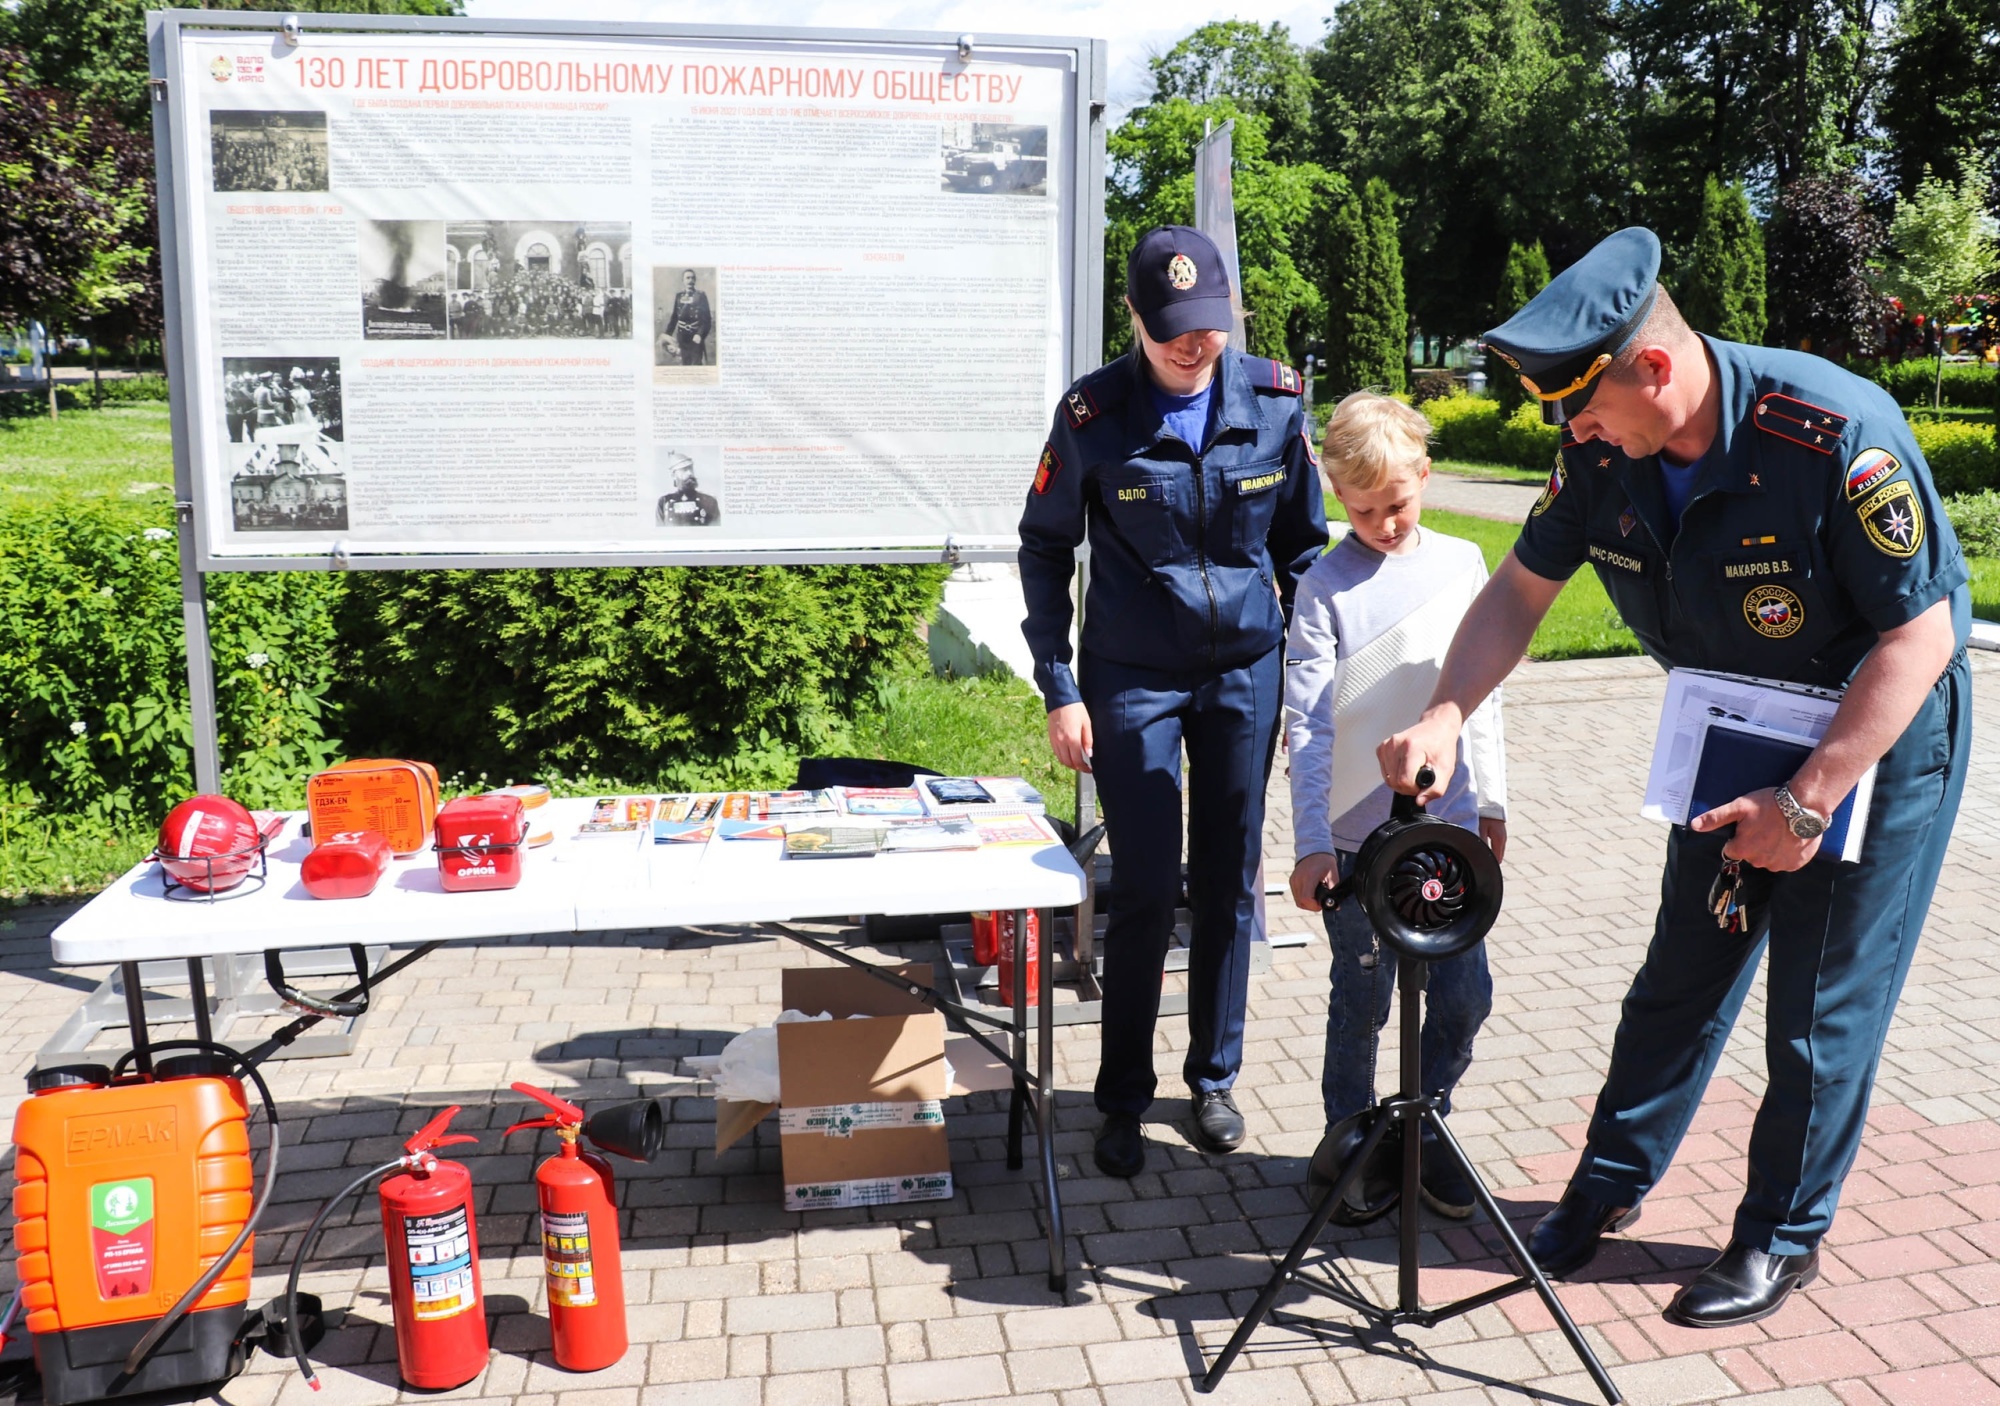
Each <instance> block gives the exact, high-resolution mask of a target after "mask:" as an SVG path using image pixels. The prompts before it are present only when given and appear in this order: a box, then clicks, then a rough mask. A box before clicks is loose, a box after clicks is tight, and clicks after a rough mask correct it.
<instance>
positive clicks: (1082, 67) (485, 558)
mask: <svg viewBox="0 0 2000 1406" xmlns="http://www.w3.org/2000/svg"><path fill="white" fill-rule="evenodd" d="M184 31H203V32H210V33H213V32H217V31H237V32H251V33H264V34H269V35H274V36H276V35H287V34H296V35H298V36H300V42H301V43H302V44H310V43H311V36H312V34H313V33H314V32H320V33H341V34H363V33H372V34H409V35H419V34H421V35H451V34H457V35H464V36H467V37H486V36H492V37H507V38H523V37H527V38H532V37H537V36H542V37H549V38H565V39H577V38H585V39H588V38H606V39H665V40H675V41H678V42H681V43H687V44H695V45H701V44H716V45H722V44H728V43H734V42H744V41H751V42H756V43H762V44H776V45H784V44H799V45H806V44H822V45H823V44H840V45H844V46H851V47H861V48H875V49H879V50H881V51H882V52H883V53H885V54H892V53H898V52H901V53H909V52H911V51H916V52H919V53H924V52H933V51H942V52H946V53H950V54H952V55H954V56H956V55H958V54H959V52H960V49H961V45H962V44H963V43H965V42H968V41H969V42H970V43H971V44H972V46H973V51H974V52H975V53H976V52H978V51H979V50H981V49H988V48H991V49H1003V50H1014V51H1019V50H1031V51H1032V50H1039V51H1043V52H1045V53H1049V54H1053V55H1067V56H1068V57H1069V82H1070V93H1069V100H1070V102H1071V103H1072V104H1073V110H1074V112H1075V118H1076V120H1075V122H1074V125H1073V129H1072V131H1071V133H1070V139H1071V160H1070V163H1069V169H1070V171H1071V172H1072V180H1073V181H1074V183H1075V189H1074V192H1073V195H1072V198H1071V203H1070V228H1069V231H1068V238H1069V245H1070V275H1071V276H1070V297H1069V306H1068V309H1067V314H1068V316H1067V320H1066V329H1065V334H1066V339H1067V348H1066V350H1067V356H1066V362H1067V369H1068V375H1069V378H1070V379H1071V380H1074V379H1076V378H1077V377H1079V376H1081V375H1083V374H1084V373H1085V372H1087V371H1090V370H1093V369H1094V368H1095V367H1096V366H1097V365H1098V362H1099V359H1100V354H1101V349H1102V347H1103V344H1104V315H1103V270H1104V165H1105V141H1104V137H1105V127H1104V113H1105V106H1106V102H1107V93H1108V90H1109V86H1110V84H1109V58H1108V46H1107V44H1106V43H1105V41H1103V40H1097V39H1078V38H1058V37H1050V36H1036V35H1013V34H1006V35H987V36H972V35H960V34H946V33H941V32H934V31H926V30H888V29H882V30H876V29H825V28H809V27H782V26H760V25H689V24H642V23H613V22H574V23H565V22H562V21H554V20H499V19H494V20H475V19H454V18H431V17H426V16H406V15H343V14H310V15H304V16H300V15H287V14H284V13H282V12H275V11H248V10H228V11H222V10H156V11H149V12H148V13H147V15H146V39H147V53H148V59H149V63H150V68H151V78H150V81H149V84H148V90H149V91H150V93H151V94H152V100H153V114H154V118H153V155H154V162H155V166H156V169H157V172H158V199H159V235H160V266H161V282H162V289H161V292H162V300H163V306H164V312H165V335H164V337H163V339H162V343H161V349H162V352H163V355H164V359H165V361H166V363H167V376H168V387H169V391H170V393H171V394H170V399H169V414H170V424H171V431H172V438H173V453H174V499H175V516H176V521H177V524H178V527H179V530H178V531H177V532H176V534H175V537H176V539H177V544H178V547H179V554H180V571H181V613H182V620H183V624H184V627H185V629H186V634H187V668H188V690H189V698H190V703H191V708H192V714H193V716H192V724H193V743H194V766H195V783H196V785H197V787H198V788H199V789H201V790H204V791H213V790H217V789H219V787H220V784H221V764H220V756H219V753H218V732H217V715H216V705H215V672H214V666H213V663H212V660H211V658H210V653H209V633H208V608H207V600H206V594H205V592H204V590H203V577H204V576H205V575H206V574H207V573H208V572H213V571H329V570H336V571H337V570H349V569H353V570H375V571H396V570H421V569H435V568H446V567H452V568H464V567H473V568H485V569H496V570H497V569H502V568H507V567H593V566H596V567H610V566H746V565H811V564H845V565H871V564H872V565H891V564H897V563H912V562H946V563H951V564H954V565H955V564H957V563H959V562H967V561H1012V560H1014V559H1015V551H1014V549H1013V548H1011V547H1007V546H995V545H986V546H979V547H961V546H959V545H958V544H957V543H955V542H953V541H952V540H950V539H949V538H947V539H946V540H945V541H944V542H942V543H940V544H939V545H938V546H937V547H935V548H917V547H902V548H882V549H865V548H848V549H840V548H828V549H826V550H812V549H786V550H767V551H755V550H751V549H747V548H746V549H743V550H741V551H728V550H722V551H714V552H685V551H683V552H674V551H658V552H621V553H616V554H611V553H606V554H584V553H576V552H526V553H502V554H482V555H474V554H463V555H460V554H452V553H423V554H417V553H410V554H379V555H378V554H367V555H355V556H335V555H328V556H318V557H308V556H272V557H226V558H218V557H215V556H213V555H212V554H211V553H210V551H209V543H208V523H207V518H206V514H205V513H204V512H202V511H200V510H199V501H198V499H197V496H196V495H197V481H196V473H195V465H194V462H193V440H192V436H191V424H190V420H189V416H190V415H191V413H192V407H191V405H190V403H189V397H188V394H187V389H186V388H187V384H188V378H187V371H186V367H187V365H188V362H189V360H190V359H191V357H192V356H193V354H194V351H195V345H196V343H195V319H194V317H193V316H192V315H191V314H192V311H193V310H192V309H190V308H187V307H184V306H183V301H182V299H183V296H184V293H185V290H187V289H188V288H190V287H191V286H192V284H191V282H190V279H191V270H192V266H193V260H194V258H195V257H196V252H197V251H195V250H193V249H192V248H191V247H190V241H189V240H188V239H187V238H186V237H184V234H183V231H182V218H183V215H182V212H183V211H184V210H186V209H187V208H189V207H191V206H192V204H193V203H194V202H195V201H196V200H197V199H198V198H199V196H198V193H197V192H196V191H195V190H194V188H193V180H194V174H195V172H196V170H197V169H198V168H199V162H198V161H197V160H195V159H194V157H193V155H192V151H191V145H190V144H191V142H192V141H194V140H195V139H196V137H197V136H198V135H199V134H197V133H195V132H193V131H192V128H191V125H190V123H189V122H188V121H187V117H188V116H189V114H188V113H187V111H186V109H185V106H184V104H182V103H181V102H179V101H177V97H178V95H177V94H176V93H175V91H174V84H175V82H176V81H177V78H178V56H179V52H180V40H181V35H182V33H183V32H184Z"/></svg>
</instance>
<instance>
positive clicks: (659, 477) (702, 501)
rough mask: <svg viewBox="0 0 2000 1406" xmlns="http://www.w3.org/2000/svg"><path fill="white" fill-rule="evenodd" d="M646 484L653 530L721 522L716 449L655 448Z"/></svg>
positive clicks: (707, 446)
mask: <svg viewBox="0 0 2000 1406" xmlns="http://www.w3.org/2000/svg"><path fill="white" fill-rule="evenodd" d="M648 481H649V482H650V484H651V487H652V492H651V494H650V495H649V496H650V499H651V503H650V506H651V509H652V514H653V525H654V526H655V527H669V528H678V527H713V526H715V525H716V524H717V523H719V522H721V521H722V451H721V448H720V446H718V445H713V444H705V445H686V446H682V447H674V446H670V445H664V444H662V445H655V446H654V448H653V472H652V474H651V476H650V478H649V480H648Z"/></svg>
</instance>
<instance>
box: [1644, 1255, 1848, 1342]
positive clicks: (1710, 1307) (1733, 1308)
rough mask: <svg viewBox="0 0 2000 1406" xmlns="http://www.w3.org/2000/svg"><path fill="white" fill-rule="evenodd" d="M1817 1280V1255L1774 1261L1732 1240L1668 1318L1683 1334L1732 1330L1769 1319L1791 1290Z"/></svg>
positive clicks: (1676, 1299)
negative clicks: (1695, 1330)
mask: <svg viewBox="0 0 2000 1406" xmlns="http://www.w3.org/2000/svg"><path fill="white" fill-rule="evenodd" d="M1817 1278H1819V1251H1818V1250H1817V1249H1812V1250H1808V1251H1806V1252H1805V1253H1804V1254H1802V1255H1774V1254H1772V1253H1770V1252H1769V1251H1768V1250H1753V1249H1751V1248H1750V1246H1748V1245H1745V1244H1743V1243H1742V1242H1741V1241H1737V1240H1731V1241H1730V1242H1729V1247H1728V1248H1727V1249H1725V1250H1724V1251H1723V1252H1722V1253H1721V1254H1720V1255H1718V1256H1717V1257H1716V1260H1715V1263H1714V1264H1712V1265H1710V1266H1709V1267H1708V1268H1707V1269H1704V1270H1703V1271H1702V1272H1701V1273H1700V1274H1697V1275H1696V1276H1695V1278H1694V1282H1693V1283H1692V1284H1690V1285H1688V1286H1687V1287H1686V1288H1685V1289H1683V1290H1681V1291H1680V1292H1679V1293H1678V1294H1675V1295H1674V1301H1673V1302H1672V1303H1670V1304H1668V1305H1667V1318H1668V1320H1669V1321H1670V1322H1674V1323H1678V1324H1680V1325H1681V1326H1682V1327H1683V1328H1733V1327H1735V1326H1736V1325H1737V1324H1739V1323H1755V1322H1756V1321H1757V1320H1758V1319H1760V1318H1769V1317H1770V1316H1771V1315H1772V1314H1774V1313H1776V1312H1777V1311H1778V1310H1779V1309H1781V1308H1783V1307H1784V1306H1785V1300H1786V1299H1787V1298H1789V1297H1790V1296H1791V1292H1792V1290H1794V1289H1796V1288H1798V1287H1799V1286H1800V1285H1801V1284H1810V1283H1812V1282H1813V1280H1815V1279H1817Z"/></svg>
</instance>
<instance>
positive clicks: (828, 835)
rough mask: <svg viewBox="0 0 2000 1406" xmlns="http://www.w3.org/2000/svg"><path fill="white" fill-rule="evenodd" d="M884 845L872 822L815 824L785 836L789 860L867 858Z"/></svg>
mask: <svg viewBox="0 0 2000 1406" xmlns="http://www.w3.org/2000/svg"><path fill="white" fill-rule="evenodd" d="M881 848H882V832H881V831H880V830H877V829H875V828H874V827H873V826H870V825H813V826H808V827H807V828H805V829H802V830H794V831H792V832H791V833H790V834H788V835H786V836H785V858H787V859H866V858H867V857H868V856H870V855H872V854H875V853H877V852H878V851H879V850H880V849H881Z"/></svg>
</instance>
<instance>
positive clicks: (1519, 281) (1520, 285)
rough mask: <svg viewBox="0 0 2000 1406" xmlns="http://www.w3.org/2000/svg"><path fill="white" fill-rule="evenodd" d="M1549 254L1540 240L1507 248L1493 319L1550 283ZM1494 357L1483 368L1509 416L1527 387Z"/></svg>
mask: <svg viewBox="0 0 2000 1406" xmlns="http://www.w3.org/2000/svg"><path fill="white" fill-rule="evenodd" d="M1551 277H1553V275H1552V274H1550V272H1549V256H1548V255H1547V254H1545V253H1544V252H1542V241H1541V240H1539V239H1538V240H1536V241H1535V242H1534V243H1533V244H1530V245H1527V246H1526V247H1525V248H1524V247H1523V246H1521V245H1519V244H1516V245H1513V246H1512V247H1510V248H1509V249H1508V250H1507V264H1506V267H1504V268H1503V269H1501V270H1500V294H1499V296H1498V297H1497V298H1495V299H1494V301H1493V316H1494V319H1495V320H1496V321H1505V320H1506V319H1507V318H1510V317H1512V316H1513V315H1514V314H1515V313H1517V312H1519V311H1520V310H1521V309H1522V308H1524V307H1526V306H1527V305H1528V304H1529V303H1530V302H1531V301H1532V300H1533V299H1534V296H1535V294H1537V293H1539V292H1541V291H1542V290H1543V289H1544V288H1546V287H1548V286H1549V279H1550V278H1551ZM1496 361H1497V358H1492V357H1489V358H1488V359H1487V363H1486V369H1487V372H1488V375H1489V377H1490V381H1489V384H1490V385H1491V386H1492V387H1493V394H1494V396H1495V398H1496V399H1498V400H1499V402H1500V416H1501V418H1502V419H1509V418H1511V417H1512V416H1513V414H1514V412H1515V411H1516V410H1517V409H1519V408H1520V405H1521V402H1522V401H1524V400H1526V399H1527V398H1528V392H1527V388H1526V387H1524V386H1523V385H1522V384H1521V378H1520V377H1519V376H1518V375H1516V374H1515V373H1514V372H1513V370H1512V369H1511V368H1510V367H1507V366H1505V365H1496V364H1495V362H1496Z"/></svg>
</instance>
